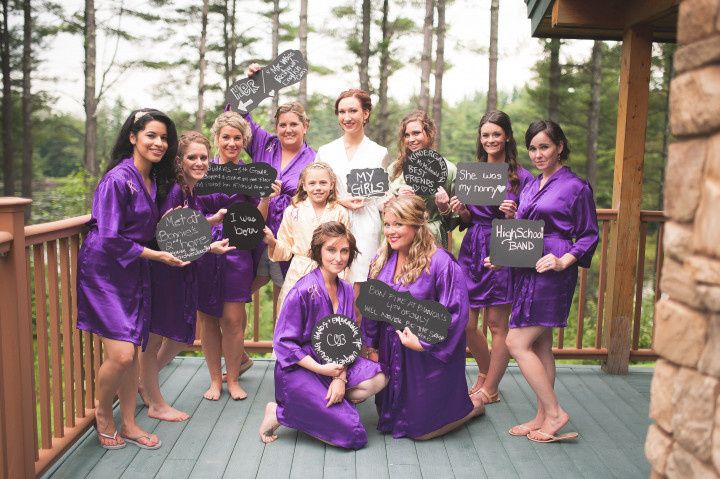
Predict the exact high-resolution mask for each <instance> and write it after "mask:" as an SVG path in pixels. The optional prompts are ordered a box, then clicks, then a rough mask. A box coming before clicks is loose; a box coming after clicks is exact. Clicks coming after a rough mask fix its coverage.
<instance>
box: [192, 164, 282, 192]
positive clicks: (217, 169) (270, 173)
mask: <svg viewBox="0 0 720 479" xmlns="http://www.w3.org/2000/svg"><path fill="white" fill-rule="evenodd" d="M276 178H277V170H276V169H275V168H273V167H272V166H270V165H268V164H267V163H249V164H247V165H246V164H244V163H240V164H238V165H236V164H235V163H225V164H224V165H218V164H216V163H210V167H209V168H208V171H207V173H206V174H205V176H204V177H203V179H202V180H200V181H198V183H197V185H195V188H194V191H195V194H196V195H209V194H212V193H225V194H228V195H233V194H243V195H248V196H267V195H269V194H270V193H271V192H272V186H271V185H272V184H273V181H275V179H276Z"/></svg>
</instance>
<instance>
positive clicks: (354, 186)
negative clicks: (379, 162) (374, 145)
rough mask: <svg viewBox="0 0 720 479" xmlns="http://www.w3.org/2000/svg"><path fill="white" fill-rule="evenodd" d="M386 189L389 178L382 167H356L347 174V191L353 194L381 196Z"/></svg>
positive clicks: (388, 185) (388, 186)
mask: <svg viewBox="0 0 720 479" xmlns="http://www.w3.org/2000/svg"><path fill="white" fill-rule="evenodd" d="M388 189H390V179H389V177H388V174H387V171H385V170H383V169H382V168H358V169H354V170H350V173H348V174H347V191H348V193H349V194H351V195H353V196H383V195H384V194H385V193H386V192H387V190H388Z"/></svg>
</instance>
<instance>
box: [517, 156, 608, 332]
mask: <svg viewBox="0 0 720 479" xmlns="http://www.w3.org/2000/svg"><path fill="white" fill-rule="evenodd" d="M541 179H542V174H540V175H538V176H537V177H536V178H535V179H534V180H533V181H532V182H531V183H529V184H528V185H527V186H526V187H525V189H523V191H522V193H521V194H520V206H519V207H518V211H517V215H516V217H517V218H518V219H528V220H544V221H545V230H544V232H545V235H544V248H543V255H546V254H549V253H552V254H554V255H555V256H557V257H558V258H560V257H562V256H563V255H564V254H565V253H570V254H572V255H573V256H575V257H576V258H577V262H576V263H573V264H572V265H571V266H570V267H568V268H567V269H565V270H563V271H546V272H545V273H538V272H536V271H535V268H514V269H513V273H512V276H513V290H514V291H515V299H514V301H513V306H512V313H511V315H510V324H509V325H510V327H511V328H522V327H525V326H546V327H557V328H564V327H565V326H567V319H568V315H569V314H570V306H571V305H572V300H573V295H574V293H575V285H576V284H577V277H578V266H582V267H583V268H589V267H590V261H591V260H592V257H593V253H594V252H595V247H596V246H597V244H598V223H597V214H596V210H595V200H594V199H593V192H592V188H591V187H590V184H589V183H588V182H587V181H585V180H583V179H581V178H579V177H578V176H577V175H575V173H573V172H572V171H571V170H570V168H568V167H566V166H565V167H562V168H560V169H559V170H558V171H556V172H555V173H554V174H553V175H552V176H551V177H550V178H549V179H548V180H547V182H546V183H545V186H543V188H542V189H540V180H541ZM573 240H574V241H573Z"/></svg>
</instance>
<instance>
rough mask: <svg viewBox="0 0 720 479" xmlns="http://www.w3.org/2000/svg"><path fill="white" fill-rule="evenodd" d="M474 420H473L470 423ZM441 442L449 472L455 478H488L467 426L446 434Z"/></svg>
mask: <svg viewBox="0 0 720 479" xmlns="http://www.w3.org/2000/svg"><path fill="white" fill-rule="evenodd" d="M476 420H477V419H473V420H471V421H470V422H473V421H476ZM467 424H469V423H467ZM442 440H443V442H445V452H446V454H447V457H448V462H449V464H450V471H452V474H453V475H454V476H455V477H456V478H468V479H483V478H486V477H488V476H487V474H485V469H484V468H483V466H482V461H481V460H480V458H479V456H478V453H477V450H476V449H475V444H474V443H473V440H472V438H471V437H470V431H469V430H468V428H467V425H463V426H462V427H460V428H458V429H457V430H455V431H453V432H451V433H449V434H447V435H446V436H444V437H443V438H442Z"/></svg>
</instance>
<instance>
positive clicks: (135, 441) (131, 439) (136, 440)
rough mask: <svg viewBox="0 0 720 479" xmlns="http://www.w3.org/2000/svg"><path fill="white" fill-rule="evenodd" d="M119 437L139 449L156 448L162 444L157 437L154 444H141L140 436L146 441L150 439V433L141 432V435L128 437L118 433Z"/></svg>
mask: <svg viewBox="0 0 720 479" xmlns="http://www.w3.org/2000/svg"><path fill="white" fill-rule="evenodd" d="M120 437H121V438H123V439H125V441H126V442H129V443H130V444H135V445H136V446H137V447H139V448H140V449H158V448H159V447H160V446H162V441H161V440H160V438H158V442H157V444H154V445H152V446H148V445H147V444H143V443H142V442H140V439H142V438H145V439H147V440H148V441H150V440H151V439H150V434H141V435H139V436H135V437H128V436H123V435H122V434H120Z"/></svg>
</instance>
